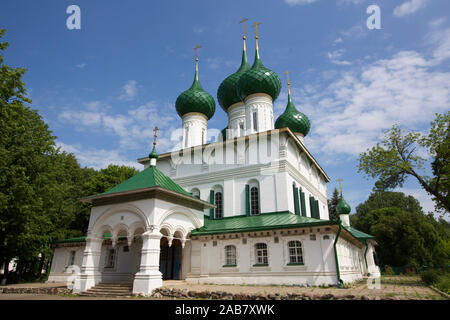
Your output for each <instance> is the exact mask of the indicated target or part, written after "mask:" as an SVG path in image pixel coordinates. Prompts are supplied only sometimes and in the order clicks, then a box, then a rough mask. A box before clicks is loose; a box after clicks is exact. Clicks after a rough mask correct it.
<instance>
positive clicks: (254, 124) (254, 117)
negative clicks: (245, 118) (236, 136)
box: [253, 111, 258, 132]
mask: <svg viewBox="0 0 450 320" xmlns="http://www.w3.org/2000/svg"><path fill="white" fill-rule="evenodd" d="M253 131H255V132H256V131H258V115H257V113H256V111H254V112H253Z"/></svg>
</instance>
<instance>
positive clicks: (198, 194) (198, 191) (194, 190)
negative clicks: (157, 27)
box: [191, 188, 200, 199]
mask: <svg viewBox="0 0 450 320" xmlns="http://www.w3.org/2000/svg"><path fill="white" fill-rule="evenodd" d="M191 194H192V196H193V197H196V198H197V199H200V190H198V189H197V188H194V189H192V190H191Z"/></svg>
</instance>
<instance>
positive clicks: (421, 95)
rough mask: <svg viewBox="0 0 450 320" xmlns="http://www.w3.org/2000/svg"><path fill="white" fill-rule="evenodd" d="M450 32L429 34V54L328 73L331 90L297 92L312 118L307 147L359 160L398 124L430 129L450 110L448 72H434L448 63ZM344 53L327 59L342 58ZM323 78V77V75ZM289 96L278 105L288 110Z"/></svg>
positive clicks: (312, 87)
mask: <svg viewBox="0 0 450 320" xmlns="http://www.w3.org/2000/svg"><path fill="white" fill-rule="evenodd" d="M449 32H450V29H448V30H439V31H434V32H432V33H431V36H430V39H431V42H430V46H431V47H430V49H431V50H430V51H429V53H430V54H429V55H427V56H425V55H423V54H420V53H418V52H416V51H400V52H398V53H396V54H394V55H392V56H391V57H390V58H386V59H381V60H378V61H375V62H373V63H371V64H368V65H361V64H355V65H354V66H352V68H351V69H350V70H346V71H342V72H337V73H336V72H326V73H327V75H326V77H327V78H328V79H331V80H328V81H327V83H328V85H327V86H326V87H324V85H323V80H322V79H320V77H319V78H318V80H317V83H311V84H309V85H307V86H305V87H302V88H293V89H292V92H293V98H294V100H296V101H301V102H302V105H297V107H298V109H299V110H301V111H302V112H304V113H305V114H306V115H307V116H308V117H309V118H310V119H311V123H312V126H311V132H310V133H309V135H308V136H307V137H306V140H305V142H306V144H307V146H308V148H310V149H311V151H312V152H317V153H322V154H325V155H327V156H330V155H333V154H334V155H337V156H340V157H341V156H342V157H344V158H345V156H347V158H348V159H355V158H356V157H357V155H358V154H359V153H361V152H363V151H365V150H366V149H367V148H370V147H372V146H373V145H375V144H376V143H377V142H379V141H380V138H381V137H382V136H383V133H382V131H383V130H386V129H389V128H391V127H392V125H393V124H394V123H398V124H400V125H401V126H402V127H404V128H405V129H408V130H411V129H413V130H416V131H417V130H422V129H423V128H428V126H429V123H430V122H431V120H432V119H434V114H435V113H437V112H445V111H446V110H448V106H449V105H450V72H444V71H441V70H438V69H436V67H439V66H440V65H441V64H442V63H443V62H444V61H446V60H448V59H450V40H449V37H448V35H449V34H450V33H449ZM341 55H342V51H336V52H333V53H330V54H329V57H330V59H339V58H340V57H341ZM324 77H325V75H324ZM285 102H286V97H284V96H283V95H282V96H281V97H280V99H279V101H278V102H277V103H276V106H275V111H276V112H281V111H282V110H284V107H285V105H286V104H285Z"/></svg>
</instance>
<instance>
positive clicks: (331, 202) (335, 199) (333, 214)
mask: <svg viewBox="0 0 450 320" xmlns="http://www.w3.org/2000/svg"><path fill="white" fill-rule="evenodd" d="M338 203H339V191H338V190H337V188H334V190H333V195H332V196H331V199H328V212H329V214H330V220H331V221H339V216H338V214H337V211H336V206H337V204H338Z"/></svg>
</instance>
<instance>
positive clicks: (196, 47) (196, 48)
mask: <svg viewBox="0 0 450 320" xmlns="http://www.w3.org/2000/svg"><path fill="white" fill-rule="evenodd" d="M201 47H202V46H199V45H196V46H195V48H194V50H196V51H197V54H196V56H195V61H198V49H200V48H201Z"/></svg>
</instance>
